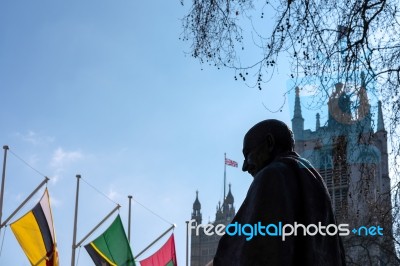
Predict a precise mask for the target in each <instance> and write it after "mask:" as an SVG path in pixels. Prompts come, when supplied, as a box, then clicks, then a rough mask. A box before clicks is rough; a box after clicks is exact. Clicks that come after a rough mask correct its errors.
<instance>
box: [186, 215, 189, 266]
mask: <svg viewBox="0 0 400 266" xmlns="http://www.w3.org/2000/svg"><path fill="white" fill-rule="evenodd" d="M186 266H189V221H186Z"/></svg>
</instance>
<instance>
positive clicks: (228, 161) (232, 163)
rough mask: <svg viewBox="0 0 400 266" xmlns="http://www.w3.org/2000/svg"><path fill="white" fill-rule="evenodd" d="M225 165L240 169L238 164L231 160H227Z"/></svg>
mask: <svg viewBox="0 0 400 266" xmlns="http://www.w3.org/2000/svg"><path fill="white" fill-rule="evenodd" d="M225 164H227V165H230V166H233V167H238V163H237V162H235V161H233V160H231V159H228V158H225Z"/></svg>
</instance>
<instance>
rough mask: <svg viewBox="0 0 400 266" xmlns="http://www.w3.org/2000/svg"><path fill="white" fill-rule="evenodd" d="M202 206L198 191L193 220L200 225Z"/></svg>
mask: <svg viewBox="0 0 400 266" xmlns="http://www.w3.org/2000/svg"><path fill="white" fill-rule="evenodd" d="M200 209H201V204H200V201H199V191H198V190H196V200H195V201H194V203H193V212H192V219H195V220H196V222H197V223H198V224H201V220H202V217H201V211H200Z"/></svg>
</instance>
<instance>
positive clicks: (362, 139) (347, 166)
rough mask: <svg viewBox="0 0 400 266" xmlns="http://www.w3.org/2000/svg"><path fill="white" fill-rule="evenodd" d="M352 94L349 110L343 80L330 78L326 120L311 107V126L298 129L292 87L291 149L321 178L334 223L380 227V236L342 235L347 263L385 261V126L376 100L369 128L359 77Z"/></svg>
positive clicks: (388, 249) (299, 115)
mask: <svg viewBox="0 0 400 266" xmlns="http://www.w3.org/2000/svg"><path fill="white" fill-rule="evenodd" d="M356 94H357V104H356V111H355V112H352V108H351V107H352V106H351V100H350V96H349V94H348V93H347V92H345V86H344V85H343V84H342V83H338V84H336V85H335V88H334V92H333V93H332V95H331V96H330V98H329V101H328V121H327V122H326V123H325V125H324V126H321V122H320V114H318V113H317V114H316V127H315V130H314V131H313V130H310V129H304V118H303V116H302V112H301V104H300V90H299V88H296V96H295V106H294V116H293V119H292V129H293V133H294V137H295V143H296V146H295V150H296V152H298V153H299V154H300V155H301V156H303V157H305V158H306V159H308V160H309V161H310V162H311V163H312V164H313V166H314V167H315V168H317V170H318V171H319V173H320V174H321V176H322V177H323V178H324V180H325V183H326V185H327V188H328V190H329V193H330V196H331V200H332V205H333V208H334V211H335V214H336V218H337V221H338V223H348V224H349V225H350V227H351V228H349V229H350V230H352V229H353V227H359V226H369V225H380V226H381V227H384V234H386V235H385V236H384V237H375V238H372V237H371V236H369V237H367V236H358V235H356V236H354V235H352V234H353V233H350V234H351V235H350V236H349V237H345V238H344V244H345V249H346V257H347V261H348V265H390V263H391V262H390V259H389V257H390V254H388V253H390V252H394V246H393V241H392V240H391V237H390V236H391V233H392V229H391V225H392V217H391V197H390V178H389V168H388V148H387V132H386V130H385V127H384V122H383V115H382V107H381V103H380V102H378V115H377V130H376V131H374V129H373V128H374V127H373V121H372V114H371V105H370V104H369V101H368V96H367V92H366V86H365V82H364V78H363V79H362V84H361V87H360V88H359V89H358V90H357V91H356ZM353 106H354V105H353ZM353 109H354V108H353ZM384 214H386V215H384ZM387 214H389V215H387ZM385 250H386V251H385ZM357 263H359V264H357Z"/></svg>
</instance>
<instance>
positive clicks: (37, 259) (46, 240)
mask: <svg viewBox="0 0 400 266" xmlns="http://www.w3.org/2000/svg"><path fill="white" fill-rule="evenodd" d="M10 226H11V230H12V231H13V233H14V235H15V237H16V238H17V240H18V243H19V244H20V246H21V247H22V249H23V251H24V252H25V255H26V256H27V257H28V260H29V262H30V263H31V265H35V266H58V265H59V263H58V253H57V244H56V235H55V232H54V225H53V216H52V213H51V208H50V197H49V192H48V191H47V188H46V190H45V192H44V194H43V196H42V198H41V199H40V201H39V203H38V204H36V206H35V207H34V208H33V209H32V210H31V211H29V212H28V213H27V214H25V215H24V216H22V217H21V218H20V219H19V220H17V221H15V222H14V223H12V224H11V225H10Z"/></svg>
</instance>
